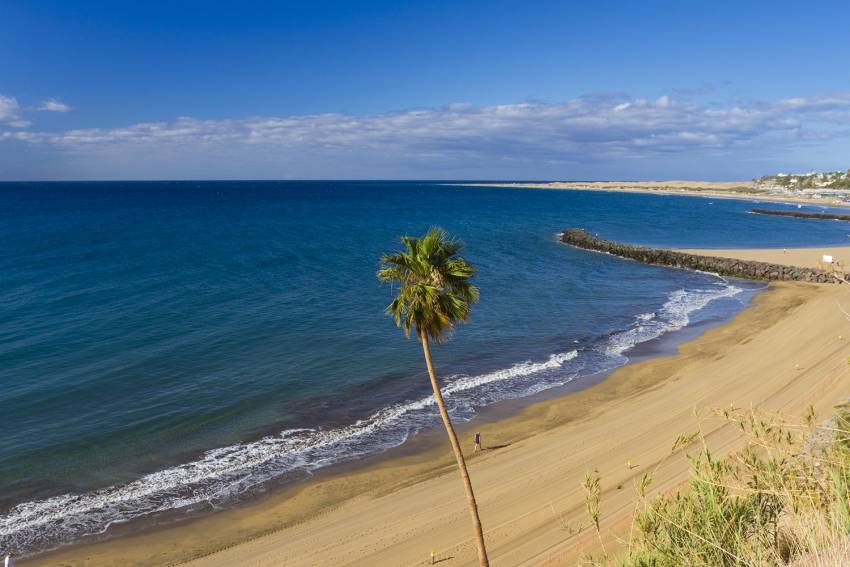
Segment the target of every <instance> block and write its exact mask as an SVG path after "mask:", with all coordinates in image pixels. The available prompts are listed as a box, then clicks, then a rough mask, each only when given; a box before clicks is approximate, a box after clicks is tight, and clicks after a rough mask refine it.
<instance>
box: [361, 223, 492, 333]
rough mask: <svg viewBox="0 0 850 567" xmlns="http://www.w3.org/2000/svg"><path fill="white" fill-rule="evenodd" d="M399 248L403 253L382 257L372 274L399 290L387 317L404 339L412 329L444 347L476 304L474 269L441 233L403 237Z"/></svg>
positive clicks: (453, 241) (454, 242)
mask: <svg viewBox="0 0 850 567" xmlns="http://www.w3.org/2000/svg"><path fill="white" fill-rule="evenodd" d="M401 242H402V244H404V248H405V249H404V250H401V251H398V252H393V253H391V254H386V255H384V256H383V257H382V258H381V267H380V269H379V270H378V273H377V276H378V279H379V280H380V281H382V282H390V283H392V284H398V292H397V294H396V296H395V298H394V299H393V301H392V302H391V303H390V304H389V305H388V306H387V309H386V312H387V314H388V315H390V316H391V317H393V319H395V322H396V325H398V326H399V327H401V328H402V329H404V333H405V335H407V336H410V330H411V329H413V328H415V329H416V331H417V332H424V333H425V334H426V335H427V336H428V337H429V338H430V339H432V340H434V341H436V342H441V341H444V340H446V339H447V338H448V337H449V336H451V332H452V330H453V329H454V326H455V325H456V324H458V323H465V322H466V321H467V320H468V319H469V314H470V311H471V307H472V304H473V303H475V302H476V301H478V288H477V287H475V286H474V285H473V284H472V283H471V282H470V280H471V279H472V277H473V276H474V275H475V268H474V267H473V266H472V265H471V264H470V263H469V262H467V261H466V260H464V259H463V258H462V257H460V256H459V255H458V254H459V253H460V252H461V250H463V243H462V242H460V241H459V240H456V239H454V238H452V237H451V236H450V235H449V234H448V233H447V232H446V231H444V230H443V229H441V228H438V227H433V228H431V229H430V230H429V231H428V232H427V233H426V234H425V236H422V237H421V238H416V237H412V236H403V237H402V238H401Z"/></svg>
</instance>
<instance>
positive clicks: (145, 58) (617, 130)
mask: <svg viewBox="0 0 850 567" xmlns="http://www.w3.org/2000/svg"><path fill="white" fill-rule="evenodd" d="M848 23H850V4H847V3H846V2H807V3H802V2H782V1H774V2H746V1H739V2H722V1H721V2H718V1H715V2H692V1H677V2H632V1H629V2H604V1H601V2H599V1H598V2H533V1H528V2H501V1H498V0H490V1H487V2H460V1H455V2H439V1H434V2H417V3H413V2H389V1H388V2H331V1H313V2H297V3H295V2H252V1H250V0H245V1H240V2H211V1H206V2H180V1H173V2H156V1H148V2H119V1H113V2H85V1H80V2H73V3H72V2H67V1H66V2H49V1H41V2H29V1H15V0H4V1H3V2H2V3H0V42H2V43H0V179H185V178H192V179H198V178H240V179H247V178H257V179H260V178H263V179H266V178H277V179H292V178H296V179H297V178H408V179H417V178H418V179H441V178H442V179H456V178H478V179H621V178H627V179H659V178H704V179H739V178H751V177H754V176H758V175H762V174H764V173H771V172H775V171H779V170H807V169H810V168H816V169H832V168H841V169H846V168H847V167H850V34H848V33H847V32H846V30H847V26H848Z"/></svg>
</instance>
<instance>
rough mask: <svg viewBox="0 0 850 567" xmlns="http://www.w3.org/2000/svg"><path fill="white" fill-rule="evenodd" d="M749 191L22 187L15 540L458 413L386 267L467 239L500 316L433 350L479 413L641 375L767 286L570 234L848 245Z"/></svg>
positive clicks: (8, 394)
mask: <svg viewBox="0 0 850 567" xmlns="http://www.w3.org/2000/svg"><path fill="white" fill-rule="evenodd" d="M750 206H751V204H750V203H747V202H744V201H732V200H715V201H708V200H705V199H695V198H684V197H661V196H650V195H636V194H611V193H589V192H567V191H564V192H560V191H532V190H522V189H507V188H504V189H494V188H469V187H463V188H460V187H451V186H444V185H440V184H434V183H414V182H406V183H398V182H333V183H329V182H262V183H258V182H204V183H196V182H160V183H61V184H56V183H15V184H0V275H1V277H2V285H0V388H2V391H0V406H2V407H3V408H4V410H3V414H4V418H3V422H4V435H3V436H2V437H0V462H2V463H3V466H2V467H0V495H2V496H0V548H8V547H13V548H16V549H18V550H20V551H23V552H27V551H32V550H37V549H43V548H45V547H51V546H54V545H56V544H59V543H63V542H69V541H74V540H76V539H78V538H80V537H84V536H86V535H91V534H96V533H100V532H103V531H104V530H106V529H107V526H109V525H110V524H112V523H114V522H125V521H129V520H133V519H136V518H145V517H154V516H156V515H157V514H161V513H163V512H173V511H174V510H180V509H183V508H188V507H195V508H197V507H203V506H209V505H210V504H213V505H223V504H227V503H230V502H233V501H236V500H238V499H239V498H240V497H242V496H244V495H247V494H251V493H253V492H254V491H256V490H257V489H258V488H259V487H262V486H263V485H264V484H265V483H267V482H269V481H279V480H280V479H282V478H283V479H286V478H292V479H297V478H300V477H302V476H304V475H305V474H308V473H309V472H310V471H312V470H315V469H316V468H320V467H322V466H326V465H328V464H331V463H335V462H340V461H341V460H346V459H352V458H356V457H357V456H361V455H364V454H373V453H375V452H379V451H382V450H385V449H386V448H389V447H392V446H396V445H398V444H400V443H402V442H403V441H404V440H405V439H407V438H408V437H409V436H410V435H412V434H414V433H415V432H416V431H419V430H421V429H422V428H424V427H429V426H431V425H433V424H435V423H436V413H435V411H434V407H433V405H432V403H431V400H430V398H429V396H428V391H429V388H428V384H427V381H426V379H425V374H424V367H423V363H422V359H421V352H420V350H419V348H418V345H417V344H416V343H415V342H412V341H406V340H404V338H403V336H402V334H401V332H400V331H399V330H397V329H396V328H395V327H394V326H393V325H392V323H391V321H390V320H389V319H388V318H387V317H386V316H385V315H384V314H383V308H384V306H385V305H386V304H387V302H388V301H389V298H390V290H389V288H387V287H381V286H379V285H378V283H377V282H376V280H375V277H374V272H375V270H376V268H377V259H378V257H379V256H380V255H381V253H383V252H386V251H390V250H393V249H395V248H396V247H397V246H398V242H397V238H398V236H399V235H401V234H404V233H411V234H419V233H422V232H424V231H425V230H426V229H427V228H428V227H429V226H430V225H432V224H439V225H441V226H443V227H444V228H446V229H448V230H449V231H451V232H453V233H454V234H456V235H458V236H459V237H461V238H462V239H463V240H465V241H466V243H467V251H466V256H467V257H468V258H469V259H470V260H471V261H472V262H473V263H475V264H476V265H477V266H478V268H479V275H478V277H477V280H478V282H477V283H478V285H479V286H480V288H481V297H482V299H481V302H480V304H479V305H477V306H476V309H475V312H474V315H473V318H472V320H471V323H470V325H468V326H466V327H463V328H461V329H459V330H458V331H457V333H456V336H455V338H454V340H453V341H452V342H450V343H448V344H447V345H445V346H441V347H439V348H438V349H436V351H435V356H436V361H437V365H438V371H439V372H440V373H441V375H442V376H443V377H444V380H445V384H446V390H447V400H448V403H449V404H450V405H451V407H452V412H453V414H454V415H455V416H456V417H457V418H458V419H471V418H473V417H474V415H475V412H476V408H480V407H482V406H484V405H488V404H492V403H494V402H498V401H500V400H506V399H513V398H518V397H524V396H528V395H531V394H534V393H537V392H540V391H543V390H545V389H548V388H552V387H556V386H560V385H563V384H565V383H580V382H581V380H582V378H583V377H586V376H589V375H590V374H592V373H594V372H599V371H604V370H607V369H610V368H614V367H616V366H618V365H621V364H623V363H624V362H626V361H627V360H628V355H629V352H630V349H632V348H633V347H634V346H635V345H639V344H643V343H646V342H647V341H652V340H654V339H658V338H659V337H662V336H665V335H668V334H669V333H673V332H675V331H676V330H678V329H681V328H684V327H685V326H687V325H689V324H693V323H695V322H705V321H711V320H712V319H717V318H721V317H723V316H725V314H728V313H729V312H730V311H734V310H736V309H740V308H741V306H742V305H744V304H745V303H746V301H747V300H748V299H749V297H750V296H751V294H752V292H753V290H754V289H756V287H757V286H755V285H754V284H750V283H747V282H740V281H727V280H723V279H721V278H718V277H716V276H713V275H710V274H701V273H693V272H687V271H679V270H670V269H664V268H656V267H649V266H643V265H640V264H637V263H634V262H625V261H621V260H618V259H616V258H612V257H608V256H605V255H600V254H595V253H589V252H584V251H579V250H575V249H572V248H569V247H566V246H563V245H561V244H559V243H558V241H557V233H558V232H559V231H560V230H562V229H564V228H567V227H571V226H580V227H585V228H587V229H588V230H590V231H592V232H598V233H599V234H600V235H602V236H604V237H606V238H612V239H619V240H625V241H630V242H635V243H640V244H647V245H661V246H689V247H694V246H706V247H707V246H712V247H722V246H804V245H816V244H818V245H820V244H846V243H847V242H848V234H847V233H848V232H850V231H848V225H846V224H845V223H837V222H823V221H811V220H803V219H794V218H772V217H765V216H759V215H752V214H748V212H747V211H748V209H749V208H750Z"/></svg>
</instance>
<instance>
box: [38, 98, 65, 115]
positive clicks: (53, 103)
mask: <svg viewBox="0 0 850 567" xmlns="http://www.w3.org/2000/svg"><path fill="white" fill-rule="evenodd" d="M38 110H47V111H50V112H70V111H71V110H73V109H72V108H71V107H70V106H69V105H67V104H65V103H64V102H62V101H60V100H59V99H56V98H48V99H47V100H43V101H41V104H40V105H39V106H38Z"/></svg>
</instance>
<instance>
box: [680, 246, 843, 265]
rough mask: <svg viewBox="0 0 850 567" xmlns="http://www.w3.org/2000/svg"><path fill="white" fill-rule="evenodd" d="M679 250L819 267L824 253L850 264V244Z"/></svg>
mask: <svg viewBox="0 0 850 567" xmlns="http://www.w3.org/2000/svg"><path fill="white" fill-rule="evenodd" d="M677 252H687V253H688V254H697V255H700V256H721V257H724V258H737V259H739V260H755V261H757V262H771V263H773V264H785V265H788V266H802V267H804V268H818V267H820V266H818V262H820V261H821V259H822V258H823V256H824V255H829V256H832V258H833V260H834V261H835V260H837V261H839V262H841V264H842V265H843V266H848V265H850V246H824V247H822V248H768V249H762V250H751V249H746V250H736V249H734V248H733V249H728V248H725V249H721V248H715V249H707V248H681V249H677Z"/></svg>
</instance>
